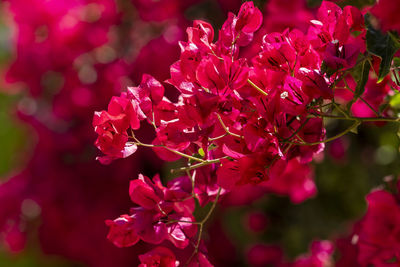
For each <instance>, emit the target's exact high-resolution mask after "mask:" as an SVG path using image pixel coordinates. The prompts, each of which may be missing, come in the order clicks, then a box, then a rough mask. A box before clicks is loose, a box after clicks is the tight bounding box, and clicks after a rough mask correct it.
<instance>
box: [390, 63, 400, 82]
mask: <svg viewBox="0 0 400 267" xmlns="http://www.w3.org/2000/svg"><path fill="white" fill-rule="evenodd" d="M392 81H393V82H394V83H395V84H397V86H400V58H399V57H395V58H393V70H392Z"/></svg>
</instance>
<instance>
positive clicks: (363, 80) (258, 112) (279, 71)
mask: <svg viewBox="0 0 400 267" xmlns="http://www.w3.org/2000/svg"><path fill="white" fill-rule="evenodd" d="M367 23H368V24H369V21H367ZM261 25H262V13H261V12H260V11H259V10H258V9H257V8H256V7H254V5H253V3H252V2H245V3H244V4H243V5H242V6H241V8H240V10H239V12H238V14H237V15H235V14H232V13H229V15H228V18H227V20H226V21H225V22H224V24H223V25H222V27H221V29H220V30H219V34H218V37H215V36H214V29H213V27H212V26H211V25H210V24H209V23H207V22H205V21H200V20H195V21H194V22H193V26H192V27H188V28H187V30H186V32H187V41H186V42H180V43H179V47H180V49H181V54H180V58H179V60H178V61H176V62H175V63H173V64H172V65H171V67H170V78H169V79H168V80H166V83H167V84H169V85H173V86H174V87H175V88H176V89H177V90H178V92H179V97H178V100H177V101H176V102H173V101H171V100H169V99H168V98H167V97H166V96H164V91H165V90H164V86H163V85H162V84H161V83H160V82H159V81H157V80H156V79H155V78H154V77H152V76H150V75H144V76H143V79H142V81H141V83H140V85H139V86H137V87H128V90H127V92H124V93H122V94H121V95H120V96H119V97H114V98H112V100H111V102H110V103H109V106H108V110H107V111H100V112H96V113H95V116H94V119H93V126H94V128H95V131H96V133H97V134H98V138H97V140H96V146H97V147H98V148H99V149H100V150H101V151H102V152H103V153H104V154H105V155H104V156H102V157H99V160H100V161H101V162H102V163H105V164H108V163H110V162H111V161H112V160H114V159H117V158H125V157H127V156H129V155H131V154H133V153H134V152H135V151H136V150H137V148H138V147H140V146H144V147H150V148H152V149H153V150H154V152H155V153H156V154H157V155H158V156H159V157H160V158H161V159H163V160H165V161H176V160H179V159H181V158H184V159H186V162H187V163H186V166H183V167H181V168H178V169H174V170H173V172H174V173H183V174H185V176H184V178H182V177H180V178H176V179H175V180H172V181H171V182H170V183H171V184H168V185H167V187H164V186H163V185H162V184H161V182H160V180H159V178H158V177H157V178H153V181H152V180H151V179H149V178H147V177H144V176H142V175H141V176H139V180H134V181H132V183H131V186H130V196H131V199H132V201H133V202H134V203H135V204H136V205H138V207H135V208H132V209H131V211H130V214H128V215H122V216H121V217H120V218H117V219H116V220H114V221H107V225H109V226H110V233H109V235H108V238H109V239H110V240H111V241H112V242H113V243H114V244H116V245H117V246H131V245H134V244H136V243H137V242H138V240H143V241H145V242H148V243H151V244H160V243H161V242H163V241H164V240H169V241H171V243H172V244H173V245H175V247H177V248H181V249H182V248H185V247H187V246H188V245H189V244H190V245H191V246H192V247H193V250H194V252H193V253H192V254H191V255H190V256H189V255H186V261H187V262H188V263H189V262H192V261H193V259H194V257H195V256H197V257H198V258H197V261H198V264H200V266H203V265H201V263H200V261H201V260H200V258H199V257H200V255H201V257H203V256H204V254H205V253H206V250H205V248H204V247H203V246H201V244H202V242H201V235H202V231H203V226H204V223H205V222H206V220H207V219H208V217H209V215H210V213H211V212H212V211H213V209H214V208H215V206H216V203H217V202H218V200H219V198H220V196H223V195H226V194H228V193H230V192H234V191H235V190H241V189H242V188H246V187H247V186H254V185H257V187H258V188H262V190H263V191H264V192H274V193H277V194H286V195H289V196H290V198H291V199H292V201H293V202H295V203H299V202H301V201H303V200H305V199H306V198H309V197H311V196H313V195H314V194H315V193H316V187H315V184H314V182H313V179H312V173H311V170H310V168H309V166H308V163H310V162H311V161H312V159H313V157H314V156H315V155H316V154H318V153H319V152H321V151H322V150H323V149H324V143H326V142H328V141H333V140H335V139H337V138H339V137H341V136H343V135H344V134H346V133H348V132H350V131H352V130H354V129H356V128H357V126H358V125H360V124H361V123H362V122H363V121H375V120H376V121H380V120H382V121H385V120H387V121H396V120H397V119H396V118H390V117H387V116H386V115H387V114H386V113H385V114H383V113H382V111H380V107H381V105H382V104H383V102H384V98H385V96H386V95H387V94H388V93H389V91H390V90H392V89H391V87H390V81H389V79H388V78H385V77H386V75H387V74H388V73H387V71H386V70H385V68H387V66H385V65H384V64H385V62H386V61H387V60H389V65H390V64H391V60H392V58H393V54H394V53H393V54H392V55H386V56H385V55H382V54H381V53H380V51H378V49H377V48H376V47H373V43H371V42H368V39H370V37H371V36H370V35H371V34H373V32H374V31H375V32H376V30H375V29H373V28H372V26H371V25H366V24H365V23H364V17H363V14H362V13H361V11H359V10H358V9H357V8H355V7H352V6H346V7H344V8H343V9H341V8H340V7H338V6H337V5H336V4H334V3H332V2H327V1H324V2H323V3H322V5H321V7H320V8H319V10H318V12H317V15H316V19H314V20H311V21H310V24H309V27H308V29H307V31H306V32H302V31H300V30H298V29H292V30H289V29H286V30H284V31H283V32H274V33H268V34H266V35H264V36H263V37H262V39H261V40H258V39H254V35H255V33H256V31H257V30H258V29H259V28H260V27H261ZM388 38H389V37H388ZM253 39H254V40H253ZM366 39H367V42H366ZM214 40H215V41H214ZM396 42H398V41H396ZM249 47H250V49H251V50H252V52H251V53H246V48H249ZM254 51H257V52H256V53H255V55H252V56H247V55H248V54H253V53H254ZM394 52H396V50H395V51H394ZM379 57H380V58H381V62H380V66H378V67H377V64H379ZM385 57H389V58H385ZM386 64H387V63H386ZM371 68H372V70H373V71H374V72H377V71H375V69H378V71H379V77H376V78H375V79H370V80H368V76H369V73H370V69H371ZM376 75H378V74H376ZM353 104H354V105H353ZM365 110H367V111H365ZM336 112H337V113H338V114H339V115H335V113H336ZM325 117H330V118H337V119H342V120H349V121H352V122H353V124H352V125H350V126H349V128H347V129H346V130H344V131H343V132H341V133H339V134H337V135H335V136H333V137H330V138H327V137H326V129H325V125H324V120H323V118H325ZM141 122H147V123H148V124H150V125H151V126H152V127H153V128H154V138H153V141H152V143H150V144H148V143H144V142H142V141H141V140H139V138H138V137H137V136H136V135H135V133H136V130H138V129H139V128H140V127H141V125H142V123H141ZM177 192H180V193H179V194H177ZM170 194H173V195H174V197H173V198H170V197H169V196H170ZM178 195H179V197H178ZM194 199H197V200H198V201H199V203H200V205H201V206H204V205H206V204H208V203H209V202H212V204H211V208H210V210H209V213H208V214H207V216H205V217H204V218H203V219H202V220H201V221H200V222H198V221H196V220H195V219H194V217H193V215H192V214H193V211H194V202H193V200H194ZM194 226H196V227H194ZM197 226H198V227H197ZM196 232H198V233H197V237H196ZM178 240H179V241H178ZM312 251H313V253H312V255H313V256H312V257H311V258H310V259H308V258H307V259H306V258H304V259H299V260H298V261H297V262H296V263H295V265H294V266H323V265H326V264H327V263H326V262H328V261H329V260H330V256H329V255H330V254H331V253H332V251H333V248H332V246H331V245H330V244H329V245H326V243H323V242H322V243H315V244H314V245H313V249H312ZM321 251H322V252H321ZM314 254H315V259H314ZM321 255H322V256H321ZM149 257H150V258H152V259H154V260H155V261H157V262H158V264H161V262H163V261H165V262H166V261H168V264H171V266H174V265H173V264H174V262H175V260H176V258H175V257H174V256H172V254H171V253H170V251H169V250H166V248H160V247H158V248H156V249H155V250H153V251H152V252H149V253H148V254H145V255H143V256H142V258H143V260H142V259H141V260H142V263H143V264H146V263H145V262H146V261H147V259H148V258H149ZM180 261H182V260H180ZM311 262H312V263H311ZM318 262H319V263H318Z"/></svg>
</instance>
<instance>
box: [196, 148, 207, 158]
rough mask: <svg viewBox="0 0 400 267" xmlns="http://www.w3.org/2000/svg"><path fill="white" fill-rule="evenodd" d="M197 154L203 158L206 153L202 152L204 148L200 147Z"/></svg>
mask: <svg viewBox="0 0 400 267" xmlns="http://www.w3.org/2000/svg"><path fill="white" fill-rule="evenodd" d="M198 152H199V155H200V156H201V157H202V158H204V156H205V155H206V154H205V153H204V149H202V148H199V151H198Z"/></svg>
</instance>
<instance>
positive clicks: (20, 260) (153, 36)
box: [0, 0, 400, 267]
mask: <svg viewBox="0 0 400 267" xmlns="http://www.w3.org/2000/svg"><path fill="white" fill-rule="evenodd" d="M241 2H242V1H239V0H218V1H217V0H206V1H204V0H157V1H156V0H98V1H94V0H92V1H90V0H68V1H60V0H12V1H11V0H10V1H2V2H0V177H1V183H0V266H24V267H30V266H32V267H33V266H49V267H50V266H105V267H106V266H135V264H137V255H138V254H141V253H143V252H144V251H147V250H148V248H146V247H145V245H144V244H138V245H136V246H134V247H133V248H124V249H118V248H116V247H114V246H113V245H112V244H111V243H110V242H109V241H108V240H107V239H106V235H107V230H108V229H107V227H106V226H105V224H104V220H106V219H113V218H115V217H117V216H119V215H120V214H122V213H124V212H126V211H127V210H128V209H129V207H130V205H131V202H130V200H129V196H128V187H129V181H130V180H131V179H134V178H136V177H137V174H138V173H139V172H142V173H144V174H146V175H147V176H152V175H153V174H155V173H157V172H164V173H165V174H166V173H167V172H168V166H163V165H162V162H161V161H160V160H158V159H157V158H156V157H155V155H154V154H153V153H152V152H151V151H150V150H139V151H138V153H137V154H135V156H134V157H130V158H129V159H125V160H117V161H115V162H113V163H112V164H111V165H109V166H102V165H101V164H100V163H98V162H97V161H95V157H96V155H97V154H98V151H96V149H95V147H94V145H93V143H94V140H95V134H94V132H93V129H92V125H91V120H92V116H93V112H94V111H96V110H102V109H105V108H106V105H107V103H108V101H109V99H110V98H111V96H113V95H117V94H119V92H121V91H122V90H124V88H126V87H127V86H129V85H137V84H138V83H139V82H140V79H141V76H142V74H143V73H149V74H151V75H153V76H154V77H156V78H157V79H158V80H165V79H167V78H168V77H169V66H170V65H171V64H172V63H173V62H174V61H176V60H177V59H178V57H179V52H180V51H179V47H178V41H180V40H185V38H186V36H185V29H186V27H188V26H189V25H191V21H192V20H193V19H203V20H206V21H208V22H210V23H212V24H213V25H214V28H215V29H217V28H218V27H220V26H221V25H222V23H223V21H224V20H225V18H226V16H227V13H228V12H229V11H231V12H235V13H236V12H237V11H238V10H239V7H240V4H241ZM254 2H255V4H256V5H257V6H258V7H259V8H260V9H261V10H262V11H263V14H264V24H263V26H262V29H261V30H260V33H258V34H257V35H256V37H255V38H261V37H262V36H263V34H265V33H267V32H272V31H282V30H284V29H285V28H288V27H289V28H293V27H297V28H299V29H300V30H303V31H306V29H307V25H308V21H309V20H310V19H313V18H314V15H315V12H316V9H315V7H317V6H318V4H319V3H320V1H317V0H313V1H308V2H306V1H303V0H283V1H282V0H269V1H265V0H259V1H254ZM373 2H374V1H373V0H354V1H342V2H340V3H339V4H340V5H347V4H353V5H357V6H358V7H363V6H367V5H370V4H373ZM165 86H166V88H167V90H168V92H167V94H168V95H169V97H171V98H172V99H174V97H176V92H175V91H174V90H173V89H172V88H170V87H168V85H165ZM378 126H379V127H376V125H368V124H367V125H363V126H362V127H360V128H359V131H358V135H355V134H349V135H347V136H345V137H343V138H341V139H338V140H336V141H334V142H332V143H330V144H328V145H327V149H326V150H325V151H324V153H322V154H321V155H319V156H318V157H317V158H316V159H315V160H314V164H313V166H312V168H313V171H314V175H313V177H314V181H315V184H316V187H317V191H318V192H317V194H314V195H310V196H308V199H306V200H305V201H303V202H301V203H297V204H293V203H292V202H291V200H290V198H289V197H287V196H276V195H272V194H268V195H264V196H254V195H246V194H245V193H243V194H242V195H241V196H242V197H241V198H240V199H238V198H234V197H232V198H229V197H228V198H227V199H226V201H225V202H224V205H223V207H221V208H220V209H219V210H218V213H217V214H218V215H216V216H215V218H214V219H213V221H212V222H211V223H210V225H209V233H210V234H209V236H208V237H207V236H206V237H205V239H206V240H208V242H209V243H210V244H212V245H211V247H210V254H211V259H212V261H213V262H215V263H217V266H241V265H243V266H246V265H250V264H253V265H256V264H255V263H252V262H251V260H249V256H248V251H249V249H251V248H252V247H253V246H254V245H256V244H267V245H273V246H275V245H276V246H279V247H280V248H282V251H283V254H284V255H285V256H284V257H287V258H288V259H290V258H294V257H296V256H298V255H300V254H302V253H306V252H307V251H308V248H309V245H310V242H311V241H312V240H315V239H331V240H337V239H338V238H341V237H346V236H347V235H348V234H349V233H350V232H351V226H352V225H353V223H354V222H356V221H357V220H358V219H360V218H361V217H362V216H363V214H364V212H365V209H366V203H365V195H366V194H367V193H368V192H370V190H371V189H373V188H376V187H379V186H382V185H383V184H385V185H386V186H390V185H391V183H393V180H395V179H396V177H394V176H393V175H394V174H397V173H399V171H400V164H399V163H400V158H399V150H398V148H399V138H398V136H397V135H396V133H397V132H398V125H396V124H381V125H378ZM327 127H328V132H332V133H334V132H337V131H338V129H339V130H340V129H343V127H344V126H343V125H341V124H340V123H338V122H334V121H331V122H328V126H327ZM147 131H148V130H146V129H143V130H141V132H140V135H142V136H143V138H146V137H147ZM147 138H148V137H147ZM279 253H282V252H279ZM335 257H340V251H338V252H337V255H335Z"/></svg>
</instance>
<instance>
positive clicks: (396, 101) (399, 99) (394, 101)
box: [389, 92, 400, 108]
mask: <svg viewBox="0 0 400 267" xmlns="http://www.w3.org/2000/svg"><path fill="white" fill-rule="evenodd" d="M389 105H390V106H391V107H392V108H400V93H398V92H397V93H396V94H395V95H394V96H392V97H391V98H390V101H389Z"/></svg>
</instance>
